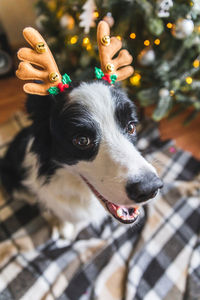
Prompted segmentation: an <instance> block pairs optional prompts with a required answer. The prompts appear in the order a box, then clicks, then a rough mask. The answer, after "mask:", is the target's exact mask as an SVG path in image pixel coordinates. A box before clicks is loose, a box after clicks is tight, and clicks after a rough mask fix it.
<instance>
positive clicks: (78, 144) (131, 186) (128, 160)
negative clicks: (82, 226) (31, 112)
mask: <svg viewBox="0 0 200 300" xmlns="http://www.w3.org/2000/svg"><path fill="white" fill-rule="evenodd" d="M136 123H137V118H136V111H135V106H134V105H133V103H132V102H131V101H130V100H129V99H128V98H127V95H126V94H125V93H124V92H123V91H122V90H120V89H118V88H116V87H113V86H110V85H107V84H105V83H102V82H100V81H95V82H91V83H81V84H80V85H79V86H78V87H75V88H73V89H72V90H71V91H69V92H68V93H66V94H63V95H59V96H58V99H57V104H56V105H55V106H54V109H53V110H52V112H51V118H50V128H51V135H52V140H53V142H52V145H53V149H52V153H53V154H52V155H53V158H54V161H56V162H58V163H59V164H61V165H62V166H64V167H66V168H67V169H68V170H69V169H70V171H72V172H74V173H76V174H77V175H79V176H80V177H81V178H82V180H84V181H85V183H86V184H87V185H88V186H89V188H90V189H91V190H92V191H93V193H95V195H96V196H97V198H98V199H99V201H100V202H101V203H102V205H103V206H104V207H105V209H106V210H107V211H108V212H109V213H110V214H111V215H113V216H114V217H115V218H117V219H118V220H119V221H121V222H123V223H133V222H134V221H135V220H136V219H137V214H138V210H137V208H136V207H137V206H138V205H140V204H144V203H146V202H147V201H148V200H149V199H151V198H153V197H155V195H156V193H157V192H158V190H159V188H161V187H162V182H161V180H160V179H159V178H158V177H157V175H156V171H155V169H154V168H153V167H152V166H151V165H150V164H149V163H148V162H147V161H146V160H145V159H144V158H143V157H142V156H141V155H140V153H139V152H138V151H137V149H136V148H135V141H136V128H135V125H136Z"/></svg>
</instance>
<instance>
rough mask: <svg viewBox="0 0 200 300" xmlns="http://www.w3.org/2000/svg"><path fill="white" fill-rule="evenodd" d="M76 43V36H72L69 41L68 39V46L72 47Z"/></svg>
mask: <svg viewBox="0 0 200 300" xmlns="http://www.w3.org/2000/svg"><path fill="white" fill-rule="evenodd" d="M77 41H78V36H77V35H74V36H72V37H71V39H70V44H72V45H74V44H76V43H77Z"/></svg>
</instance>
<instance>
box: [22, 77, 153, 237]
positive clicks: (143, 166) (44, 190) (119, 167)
mask: <svg viewBox="0 0 200 300" xmlns="http://www.w3.org/2000/svg"><path fill="white" fill-rule="evenodd" d="M69 97H70V102H78V103H82V104H83V105H85V106H87V108H88V110H89V111H90V113H91V115H92V116H93V118H94V120H95V121H96V122H97V123H98V124H99V126H100V130H101V135H102V136H101V143H100V148H99V151H98V154H97V156H96V158H95V159H94V160H93V161H89V162H88V161H81V162H79V163H77V164H76V165H73V166H68V165H64V166H63V167H62V168H60V169H58V170H57V171H56V173H55V174H54V175H53V176H52V177H51V179H50V182H48V183H45V178H44V177H40V178H38V176H37V173H38V168H39V165H38V159H37V156H36V155H35V154H33V153H32V152H30V147H31V144H32V142H33V140H32V141H31V142H30V143H29V145H28V147H27V152H26V156H25V160H24V164H23V165H24V167H26V168H28V169H29V174H28V176H27V178H26V180H24V182H23V184H24V185H25V186H26V187H27V188H28V189H29V190H30V191H31V193H32V194H35V195H36V196H37V198H38V200H39V201H40V202H42V203H43V205H45V206H46V207H47V208H48V209H50V210H51V211H52V212H53V213H54V214H55V215H56V216H58V217H59V218H60V219H61V220H62V221H63V222H66V221H67V222H71V223H73V224H77V223H80V221H81V224H85V225H86V224H88V223H89V222H97V223H99V222H100V221H101V220H102V218H104V217H105V216H106V215H107V212H106V210H105V209H104V207H103V206H102V205H101V204H102V203H101V202H100V201H99V200H98V199H97V198H96V197H95V195H94V194H93V193H92V192H91V190H90V189H89V188H88V186H87V185H86V183H85V182H84V181H83V180H82V178H81V177H80V175H83V176H84V177H85V178H86V179H87V180H88V181H89V182H90V183H91V184H92V185H93V186H94V187H95V188H96V190H97V191H98V192H99V193H101V194H102V195H103V196H104V197H105V198H106V199H108V200H109V201H111V202H114V203H116V204H123V205H125V204H127V205H128V204H129V205H133V201H131V200H130V199H128V197H127V194H126V192H125V185H126V183H127V180H128V179H129V178H133V179H136V178H137V177H140V176H141V173H145V171H148V170H149V171H153V172H155V169H154V168H153V167H152V166H151V165H150V164H149V163H148V162H147V161H146V160H145V159H144V158H143V157H142V156H141V155H140V153H139V152H138V151H137V149H136V148H135V147H134V146H133V145H132V143H131V142H130V141H129V140H128V139H127V138H126V137H125V136H124V135H123V134H122V133H121V132H120V130H119V128H118V125H117V123H116V121H115V119H114V113H115V107H114V103H113V100H112V99H111V93H110V90H109V88H108V87H107V86H105V85H104V84H102V83H99V82H95V83H92V84H87V83H83V84H81V85H80V86H79V87H78V88H75V89H74V90H72V92H71V94H70V96H69ZM44 183H45V184H44ZM69 227H70V226H69ZM70 230H71V228H69V232H70V234H71V231H70Z"/></svg>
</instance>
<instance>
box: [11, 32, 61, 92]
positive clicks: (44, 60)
mask: <svg viewBox="0 0 200 300" xmlns="http://www.w3.org/2000/svg"><path fill="white" fill-rule="evenodd" d="M23 35H24V38H25V39H26V40H27V42H28V43H29V44H30V45H31V46H32V48H33V49H34V50H33V49H30V48H21V49H20V50H19V51H18V54H17V55H18V58H19V59H20V60H22V62H20V64H19V66H18V70H17V71H16V75H17V77H18V78H20V79H23V80H40V81H42V82H43V83H41V84H40V83H26V84H25V85H24V86H23V89H24V91H25V92H26V93H29V94H37V95H47V94H48V91H47V90H48V89H49V88H50V87H52V86H56V85H58V83H59V82H61V79H62V76H61V75H60V72H59V70H58V67H57V65H56V62H55V60H54V58H53V55H52V53H51V51H50V49H49V47H48V46H47V44H46V42H45V40H44V39H43V37H42V36H41V35H40V34H39V32H38V31H37V30H35V29H34V28H32V27H27V28H25V29H24V31H23ZM33 65H35V66H39V67H41V68H42V70H39V69H37V68H36V67H34V66H33Z"/></svg>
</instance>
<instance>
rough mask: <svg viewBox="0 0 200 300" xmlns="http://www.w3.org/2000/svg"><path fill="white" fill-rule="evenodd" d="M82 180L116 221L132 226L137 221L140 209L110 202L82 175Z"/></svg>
mask: <svg viewBox="0 0 200 300" xmlns="http://www.w3.org/2000/svg"><path fill="white" fill-rule="evenodd" d="M81 178H82V179H83V180H84V181H85V183H86V184H87V185H88V187H89V188H90V189H91V191H92V192H93V193H94V194H95V196H96V197H97V198H98V199H100V200H101V201H102V202H103V204H104V207H106V208H107V210H108V212H109V213H110V214H111V215H112V216H113V217H114V218H115V219H117V220H118V221H120V222H121V223H124V224H131V223H134V222H135V221H136V220H137V218H138V215H139V214H140V211H139V208H138V207H135V206H123V205H117V204H114V203H112V202H110V201H108V200H107V199H105V198H104V197H103V196H102V195H101V194H100V193H99V192H98V191H97V190H96V189H95V188H94V187H93V185H92V184H91V183H90V182H89V181H88V180H87V179H86V178H85V177H84V176H82V175H81Z"/></svg>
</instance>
